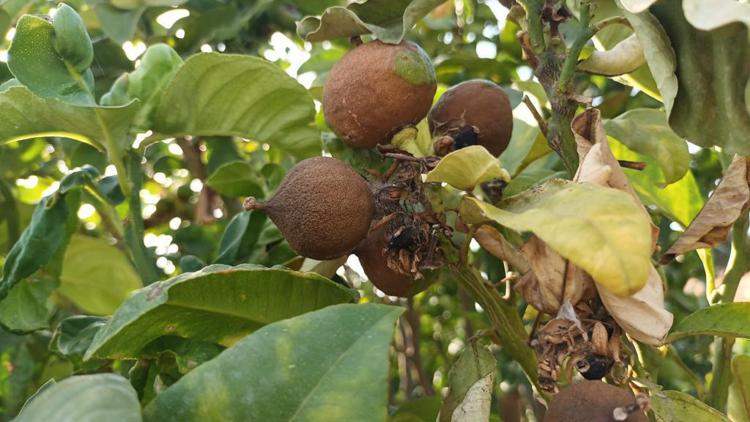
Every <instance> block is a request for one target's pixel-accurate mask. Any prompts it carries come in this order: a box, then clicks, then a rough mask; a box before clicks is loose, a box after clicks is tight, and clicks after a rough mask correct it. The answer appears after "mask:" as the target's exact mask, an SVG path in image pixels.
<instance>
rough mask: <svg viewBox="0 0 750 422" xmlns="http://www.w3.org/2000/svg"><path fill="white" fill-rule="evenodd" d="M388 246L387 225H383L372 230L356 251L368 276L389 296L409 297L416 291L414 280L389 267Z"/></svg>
mask: <svg viewBox="0 0 750 422" xmlns="http://www.w3.org/2000/svg"><path fill="white" fill-rule="evenodd" d="M387 247H388V239H386V230H385V226H381V227H379V228H377V229H375V230H373V231H372V232H370V234H369V235H368V236H367V238H365V240H363V241H362V243H360V244H359V246H357V249H356V251H355V252H354V253H355V254H356V255H357V257H358V258H359V262H360V264H362V269H363V270H365V274H367V278H368V279H369V280H370V282H372V284H374V285H375V287H377V288H378V289H380V290H382V291H383V293H385V294H387V295H389V296H399V297H409V296H411V294H413V293H414V292H413V287H414V280H412V278H411V277H409V276H407V275H404V274H399V273H398V272H396V271H393V270H392V269H391V268H390V267H388V265H387V264H386V260H387V258H386V254H385V253H384V251H385V250H386V248H387Z"/></svg>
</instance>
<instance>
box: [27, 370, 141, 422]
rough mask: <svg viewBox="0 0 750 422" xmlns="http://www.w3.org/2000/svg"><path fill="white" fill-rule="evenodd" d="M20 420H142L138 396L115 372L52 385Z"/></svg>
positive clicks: (125, 380) (73, 421) (35, 399)
mask: <svg viewBox="0 0 750 422" xmlns="http://www.w3.org/2000/svg"><path fill="white" fill-rule="evenodd" d="M14 420H16V421H18V422H36V421H52V420H54V421H59V422H99V421H102V420H113V421H122V422H140V421H141V406H140V403H138V395H137V394H136V392H135V390H134V389H133V387H132V386H131V385H130V382H128V380H127V379H125V378H123V377H121V376H119V375H115V374H96V375H80V376H74V377H71V378H68V379H65V380H63V381H61V382H58V383H56V384H54V385H51V386H49V387H47V388H45V389H44V391H42V392H41V393H39V394H38V395H37V396H36V397H34V398H33V399H32V400H31V402H30V403H27V404H26V406H24V408H23V410H22V411H21V414H20V415H18V417H17V418H16V419H14Z"/></svg>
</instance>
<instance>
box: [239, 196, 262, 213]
mask: <svg viewBox="0 0 750 422" xmlns="http://www.w3.org/2000/svg"><path fill="white" fill-rule="evenodd" d="M242 207H243V208H244V209H245V211H252V210H258V211H263V210H265V209H266V204H265V203H264V202H261V201H258V200H257V199H255V197H254V196H248V197H247V199H245V202H243V203H242Z"/></svg>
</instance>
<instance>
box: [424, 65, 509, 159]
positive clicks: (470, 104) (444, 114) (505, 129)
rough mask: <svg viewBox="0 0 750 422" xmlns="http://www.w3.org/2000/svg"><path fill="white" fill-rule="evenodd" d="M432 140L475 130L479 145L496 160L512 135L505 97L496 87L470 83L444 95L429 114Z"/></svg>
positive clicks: (483, 81)
mask: <svg viewBox="0 0 750 422" xmlns="http://www.w3.org/2000/svg"><path fill="white" fill-rule="evenodd" d="M429 121H430V131H432V133H433V136H446V135H447V136H451V135H455V134H458V133H461V132H462V130H469V129H471V128H472V127H476V129H478V132H479V133H478V144H479V145H482V146H483V147H485V148H487V150H488V151H489V152H490V153H491V154H492V155H494V156H495V157H497V156H499V155H500V154H502V153H503V151H505V148H507V147H508V143H510V136H511V133H512V132H513V113H512V111H511V107H510V100H509V99H508V95H507V94H506V93H505V91H503V89H502V88H500V87H499V86H497V85H496V84H495V83H493V82H491V81H487V80H483V79H472V80H470V81H466V82H461V83H460V84H458V85H456V86H454V87H452V88H451V89H449V90H447V91H445V93H444V94H443V95H442V96H440V99H439V100H438V101H437V103H435V107H433V108H432V111H430V117H429Z"/></svg>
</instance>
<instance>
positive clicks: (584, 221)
mask: <svg viewBox="0 0 750 422" xmlns="http://www.w3.org/2000/svg"><path fill="white" fill-rule="evenodd" d="M461 215H462V217H463V218H464V220H466V221H468V222H478V221H486V220H493V221H496V222H498V223H500V224H502V225H504V226H506V227H509V228H511V229H513V230H516V231H530V232H533V233H534V234H536V235H537V236H539V238H541V239H542V240H544V242H545V243H547V244H548V245H549V246H550V247H552V249H554V250H555V251H556V252H557V253H559V254H560V255H562V256H563V257H565V258H567V259H570V260H571V261H572V262H573V263H574V264H576V265H577V266H579V267H581V268H583V269H584V270H586V272H588V273H589V274H591V276H592V277H593V278H594V280H595V281H596V282H597V283H600V284H602V285H603V286H606V287H607V288H608V289H609V290H610V291H612V292H613V293H616V294H619V295H630V294H633V293H635V292H637V291H638V290H640V289H641V288H642V287H643V285H644V284H645V283H646V280H647V279H648V275H649V271H650V265H651V262H650V255H651V227H650V221H649V220H648V218H647V217H646V216H645V215H644V213H643V211H642V210H640V209H639V208H638V205H637V204H636V203H635V202H634V201H633V200H632V198H630V196H628V195H627V194H626V193H624V192H620V191H617V190H615V189H609V188H603V187H599V186H595V185H591V184H578V183H570V182H564V181H560V180H552V181H549V182H547V183H545V184H544V185H542V186H540V187H539V188H537V189H534V190H533V191H530V192H525V193H522V194H520V195H516V196H514V197H512V198H509V199H507V200H505V201H503V202H502V203H501V204H500V205H499V208H498V207H494V206H492V205H490V204H487V203H484V202H481V201H479V200H477V199H475V198H470V197H465V198H464V200H463V201H462V203H461Z"/></svg>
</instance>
